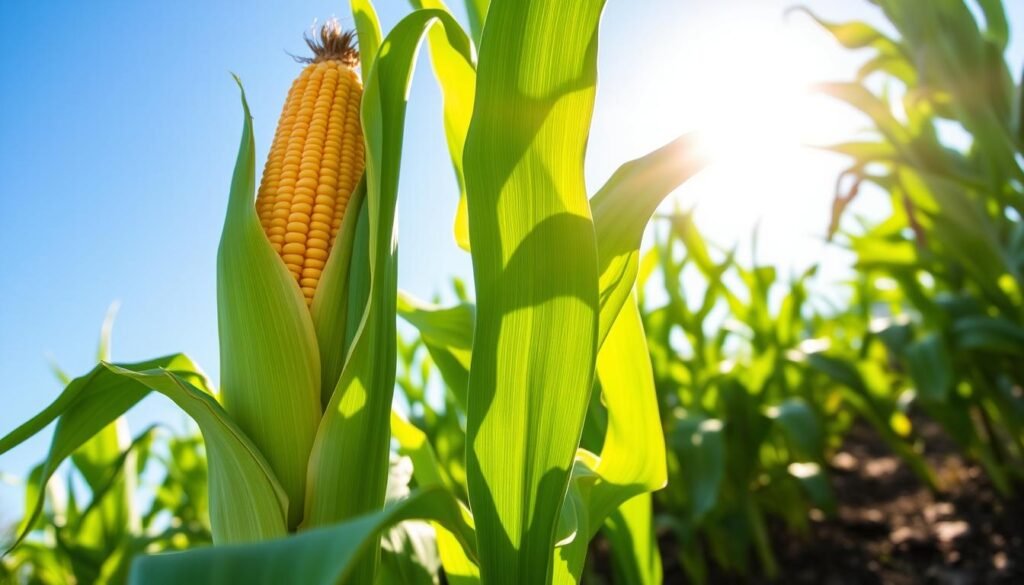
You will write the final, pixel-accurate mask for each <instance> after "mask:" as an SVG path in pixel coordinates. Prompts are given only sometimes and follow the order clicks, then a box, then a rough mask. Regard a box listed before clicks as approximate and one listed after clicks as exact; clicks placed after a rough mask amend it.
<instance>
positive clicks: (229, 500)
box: [0, 354, 287, 546]
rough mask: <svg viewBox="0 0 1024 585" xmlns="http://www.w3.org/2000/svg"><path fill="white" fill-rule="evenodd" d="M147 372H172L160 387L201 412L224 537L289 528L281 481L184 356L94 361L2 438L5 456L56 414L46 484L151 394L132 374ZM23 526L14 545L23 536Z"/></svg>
mask: <svg viewBox="0 0 1024 585" xmlns="http://www.w3.org/2000/svg"><path fill="white" fill-rule="evenodd" d="M142 371H147V372H157V373H156V374H152V375H153V376H157V377H161V379H163V377H173V378H174V380H176V383H175V384H174V385H173V387H171V384H168V383H164V382H161V384H162V387H160V388H156V390H158V391H160V392H161V393H164V394H166V395H167V396H168V397H170V398H171V399H172V400H174V401H175V403H177V404H178V406H180V407H181V408H182V409H183V410H185V411H186V413H188V414H189V415H190V416H192V417H194V418H196V420H197V422H198V423H199V425H200V428H201V429H202V430H203V431H204V435H205V436H206V441H207V449H208V450H209V451H210V454H211V456H210V458H211V488H210V492H211V496H212V498H213V499H214V501H213V502H212V503H211V505H212V506H213V507H215V508H216V509H217V512H216V513H215V517H214V518H213V522H214V527H215V532H217V533H218V540H219V541H220V542H238V541H247V540H256V539H259V538H266V537H273V536H277V535H280V534H284V533H285V525H284V512H285V508H286V506H287V499H286V497H285V495H284V493H283V492H282V491H281V488H280V487H279V485H278V483H277V480H276V479H275V478H274V476H273V474H272V473H271V472H270V470H269V468H268V467H267V466H266V463H265V462H264V460H263V459H262V457H261V456H260V455H259V453H258V452H256V451H255V448H254V447H253V446H252V443H251V442H249V440H248V439H246V438H245V436H244V435H243V434H242V433H241V431H239V430H238V428H237V427H236V426H235V425H234V424H233V423H232V422H231V421H230V419H228V418H227V415H226V414H224V411H223V409H222V408H220V406H219V405H218V404H217V403H216V401H215V400H213V398H212V396H211V395H210V393H209V390H208V388H207V387H206V385H205V384H206V383H205V380H204V379H203V378H202V375H201V374H199V373H197V372H198V369H197V368H196V366H195V365H194V364H193V363H192V361H191V360H190V359H188V358H187V357H186V356H184V355H181V354H176V355H172V356H167V357H164V358H157V359H154V360H149V361H146V362H140V363H136V364H130V365H126V366H120V367H119V366H112V365H109V366H103V365H100V366H96V367H95V368H94V369H93V370H92V371H91V372H89V373H88V374H86V375H85V376H82V377H80V378H75V379H74V380H72V381H71V383H70V384H69V385H68V387H67V388H65V389H64V391H63V392H62V393H61V394H60V396H59V397H58V398H57V399H56V400H55V401H54V402H53V403H52V404H50V405H49V406H47V407H46V408H45V409H44V410H43V411H42V412H41V413H39V414H38V415H36V416H35V417H33V418H32V419H30V420H29V421H28V422H26V423H25V424H23V425H21V426H20V427H18V428H17V429H15V430H14V431H12V432H11V433H10V434H8V435H7V436H5V437H4V438H3V439H0V454H2V453H5V452H7V451H8V450H10V449H11V448H12V447H14V446H16V445H18V444H19V443H21V442H22V441H24V440H25V439H27V438H28V437H30V436H32V435H34V434H36V433H37V432H39V431H40V430H42V429H43V428H44V427H46V425H48V424H49V423H50V422H52V421H53V420H55V419H56V420H57V428H56V430H55V431H54V435H53V440H52V441H51V444H50V451H49V454H48V455H47V458H46V463H45V466H44V468H43V471H42V473H41V476H40V478H39V485H46V483H47V482H48V481H49V478H50V477H51V476H52V475H53V474H54V472H55V471H56V470H57V467H58V466H59V465H60V463H61V462H62V461H63V460H64V459H66V458H67V457H68V456H69V455H71V453H73V452H75V450H77V449H78V448H79V447H80V446H81V445H82V444H83V443H85V442H86V441H88V440H89V439H90V438H91V437H93V436H94V435H95V434H96V433H98V432H99V431H100V430H101V429H103V428H104V427H106V426H107V425H108V424H110V422H111V421H113V420H115V419H116V418H117V417H119V416H121V415H122V414H124V412H125V411H127V410H128V409H130V408H131V407H132V406H134V405H135V404H136V403H138V402H139V401H140V400H142V398H144V397H145V396H146V395H147V394H148V393H149V390H148V388H147V384H148V383H149V382H150V380H149V378H146V379H145V380H143V379H141V378H136V377H135V376H140V375H137V374H134V373H133V372H142ZM186 379H187V381H186ZM214 453H217V456H216V457H214V456H213V454H214ZM214 460H216V462H215V461H214ZM218 476H219V479H217V481H216V484H217V485H219V486H220V487H219V488H216V489H215V487H214V483H215V481H214V478H215V477H218ZM42 505H43V500H42V498H41V497H40V498H38V499H36V501H35V502H34V505H33V506H32V507H30V508H28V509H27V513H26V515H25V522H24V523H23V527H24V528H27V527H30V526H32V525H33V524H34V523H35V520H36V518H37V517H38V516H39V513H40V511H41V510H42ZM24 528H23V529H22V530H21V531H20V535H19V538H18V540H17V541H16V542H15V543H14V545H12V546H16V545H17V543H18V542H20V540H21V539H22V538H24V536H25V530H24Z"/></svg>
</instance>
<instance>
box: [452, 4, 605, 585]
mask: <svg viewBox="0 0 1024 585" xmlns="http://www.w3.org/2000/svg"><path fill="white" fill-rule="evenodd" d="M602 7H603V2H602V1H601V0H586V1H583V2H557V3H554V2H540V1H517V2H511V1H507V0H506V1H501V0H497V1H495V2H493V3H492V4H491V6H490V8H489V12H488V15H487V20H488V24H487V26H486V28H485V30H484V36H483V39H482V41H481V44H480V58H479V61H478V65H477V91H476V103H475V109H474V112H473V117H472V121H471V122H470V128H469V135H468V136H467V139H466V152H465V170H466V185H467V191H468V196H469V228H470V239H471V241H472V243H473V272H474V280H475V283H476V293H477V319H476V324H475V334H474V341H473V352H474V355H473V362H472V368H471V370H470V377H469V396H470V397H471V399H470V401H469V411H468V413H467V415H468V418H467V440H468V442H469V444H468V446H467V477H468V486H469V495H470V504H471V507H472V509H473V514H474V517H475V518H476V523H477V535H478V539H479V545H480V560H481V565H480V569H481V571H480V572H481V577H482V578H483V580H484V582H486V583H488V584H494V585H499V584H502V583H516V584H519V583H544V582H547V581H548V579H549V578H550V575H551V567H552V563H551V561H552V554H551V547H552V545H553V543H554V539H555V531H556V528H557V525H558V519H559V516H560V509H561V506H562V499H563V496H564V494H565V492H566V488H567V485H568V482H569V475H570V468H571V466H572V464H573V460H574V456H575V451H576V447H577V445H578V442H579V437H580V432H581V429H582V427H583V420H584V416H585V414H586V409H587V405H588V403H589V401H590V400H589V399H590V391H591V387H592V383H593V376H594V365H595V358H596V353H597V325H598V320H597V317H598V291H597V276H598V274H597V246H596V242H595V239H594V227H593V222H592V220H591V218H590V207H589V205H588V202H587V197H586V191H585V185H584V180H583V157H584V151H585V148H586V141H587V136H588V133H589V127H590V120H591V114H592V110H593V103H594V91H595V86H596V73H597V71H596V69H597V68H596V61H597V34H598V22H599V20H600V14H601V9H602Z"/></svg>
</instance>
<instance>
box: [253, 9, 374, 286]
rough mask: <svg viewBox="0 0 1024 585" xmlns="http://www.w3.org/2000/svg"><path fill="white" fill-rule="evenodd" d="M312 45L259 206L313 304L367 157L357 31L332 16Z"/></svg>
mask: <svg viewBox="0 0 1024 585" xmlns="http://www.w3.org/2000/svg"><path fill="white" fill-rule="evenodd" d="M306 43H307V44H308V45H309V47H310V49H312V51H313V57H311V58H307V59H298V60H299V61H301V62H304V63H307V65H306V66H305V68H304V69H303V70H302V73H300V74H299V77H298V78H297V79H296V80H295V82H294V83H293V84H292V87H291V89H290V90H289V91H288V97H287V98H286V99H285V103H284V109H283V111H282V112H281V119H280V121H279V122H278V125H277V132H276V133H275V134H274V141H273V143H272V145H271V147H270V154H269V156H268V157H267V164H266V166H265V167H264V169H263V179H262V181H261V182H260V189H259V193H258V195H257V196H256V211H257V214H258V215H259V218H260V223H261V224H262V225H263V229H264V231H265V232H266V233H267V237H268V238H269V239H270V244H271V246H273V248H274V250H276V251H277V253H278V254H280V255H281V258H282V259H283V260H284V263H285V265H286V266H287V267H288V271H289V272H290V273H291V274H292V276H293V277H294V278H295V280H296V282H298V284H299V288H300V289H301V290H302V294H303V296H304V297H305V299H306V304H307V305H309V304H311V303H312V302H313V293H314V292H315V291H316V286H317V283H318V282H319V281H320V275H321V273H322V272H323V269H324V266H325V265H326V263H327V257H328V254H330V251H331V247H332V246H333V245H334V240H335V239H336V238H337V236H338V230H339V228H340V227H341V222H342V219H343V218H344V216H345V212H346V208H347V207H348V201H349V197H350V196H351V194H352V191H353V189H355V187H356V184H357V183H358V182H359V179H360V177H362V174H363V169H364V167H365V158H364V152H363V132H362V128H361V127H360V122H359V104H360V101H361V100H362V96H363V86H362V82H361V81H360V79H359V75H358V74H357V73H356V72H355V69H354V68H355V67H356V65H357V64H358V63H359V53H358V51H357V50H356V48H355V44H354V36H353V34H352V33H351V32H343V31H342V30H341V27H340V26H339V25H338V23H337V22H336V21H333V20H332V21H331V22H328V23H327V24H325V25H324V26H322V27H321V28H320V31H319V34H318V38H317V37H313V38H310V37H307V38H306Z"/></svg>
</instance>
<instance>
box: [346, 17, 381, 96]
mask: <svg viewBox="0 0 1024 585" xmlns="http://www.w3.org/2000/svg"><path fill="white" fill-rule="evenodd" d="M349 6H350V7H351V8H352V19H353V20H354V21H355V23H356V37H357V38H358V40H359V63H360V67H361V68H362V72H363V77H364V78H365V77H369V73H370V70H371V69H373V64H374V62H375V61H376V60H377V51H379V50H380V43H381V38H383V34H382V33H381V31H380V19H378V18H377V11H376V10H375V9H374V8H373V2H372V1H371V0H349Z"/></svg>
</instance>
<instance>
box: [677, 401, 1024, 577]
mask: <svg viewBox="0 0 1024 585" xmlns="http://www.w3.org/2000/svg"><path fill="white" fill-rule="evenodd" d="M915 423H917V428H918V429H921V430H922V435H923V439H924V444H925V445H926V450H925V456H926V459H927V460H928V462H929V464H930V465H931V466H932V468H933V469H935V470H936V472H937V475H938V476H939V480H940V482H941V483H942V485H943V486H944V490H943V493H941V494H934V493H932V492H931V491H930V490H929V489H928V488H927V487H926V486H925V485H923V484H922V483H921V482H920V481H919V480H918V479H917V477H916V476H915V475H914V474H913V472H912V471H911V470H910V469H909V468H908V467H907V465H906V464H904V463H903V461H902V460H900V459H899V458H898V457H896V456H895V455H894V454H893V453H891V452H890V451H889V449H888V448H887V447H886V446H885V444H884V443H883V442H882V441H881V440H879V439H878V437H877V435H876V434H875V433H874V432H873V431H872V430H871V429H870V428H868V427H867V426H866V425H856V426H854V428H852V429H851V431H850V432H849V433H848V435H847V437H846V439H845V442H844V445H843V447H842V449H840V450H839V451H838V452H837V453H836V455H835V456H834V457H833V459H832V461H831V467H832V469H831V474H830V475H831V481H832V485H833V487H834V488H835V492H836V498H837V500H838V503H839V505H838V509H837V513H836V514H835V515H834V516H832V517H825V516H824V514H821V513H820V512H818V511H812V513H811V529H810V534H809V535H805V536H797V535H793V534H790V533H787V531H786V530H785V528H784V527H783V526H782V525H781V523H779V524H773V525H772V526H771V531H772V541H773V544H774V546H775V552H776V555H777V557H778V562H779V568H780V575H779V578H778V580H777V581H775V583H780V584H787V585H788V584H804V583H807V584H811V583H813V584H816V585H817V584H821V585H874V584H884V585H916V584H929V585H931V584H934V585H981V584H986V585H988V584H997V585H1002V584H1006V585H1009V584H1024V497H1022V496H1019V495H1018V496H1016V497H1015V498H1012V499H1010V500H1007V499H1004V498H1001V497H1000V496H999V495H998V493H997V492H996V490H995V488H994V487H993V486H992V484H991V483H990V482H989V480H988V479H987V478H986V476H985V474H984V473H983V472H982V470H981V468H980V467H979V466H978V465H976V464H974V463H971V462H968V461H965V460H964V458H963V457H962V456H961V455H960V454H959V453H958V452H957V449H956V446H955V445H953V444H952V442H951V441H950V440H949V439H948V438H947V437H946V436H945V435H944V434H943V433H942V431H941V430H940V429H939V428H938V426H937V425H935V424H934V423H930V422H928V421H924V420H920V421H915ZM660 541H661V547H662V558H663V559H664V567H665V583H670V584H675V583H687V579H686V577H685V573H683V571H682V569H681V567H680V566H679V564H678V562H676V561H675V560H674V559H675V552H674V551H673V550H672V543H671V541H670V540H669V539H667V538H662V539H660ZM708 582H709V583H711V584H714V585H720V584H721V585H730V584H744V585H750V584H762V583H770V582H769V581H767V580H765V579H763V578H749V577H748V578H742V577H738V576H735V575H729V574H724V573H722V572H721V571H714V570H713V571H712V573H711V575H710V576H709V579H708Z"/></svg>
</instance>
